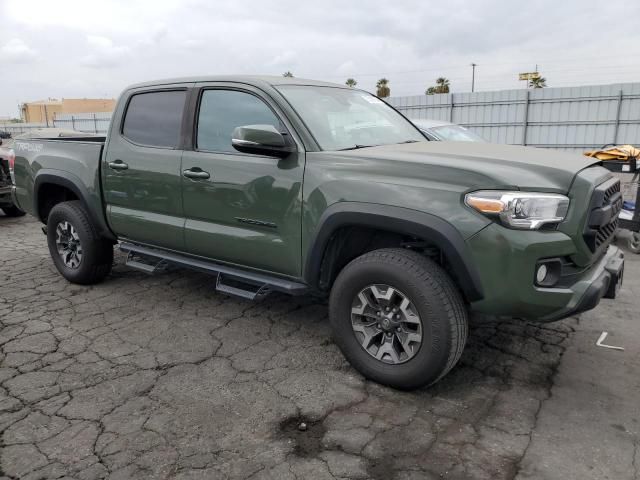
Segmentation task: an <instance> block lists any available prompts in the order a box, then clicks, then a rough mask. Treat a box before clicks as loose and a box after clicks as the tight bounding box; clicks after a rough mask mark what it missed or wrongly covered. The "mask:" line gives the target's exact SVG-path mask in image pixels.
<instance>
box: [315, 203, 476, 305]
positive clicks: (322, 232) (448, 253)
mask: <svg viewBox="0 0 640 480" xmlns="http://www.w3.org/2000/svg"><path fill="white" fill-rule="evenodd" d="M347 226H362V227H373V228H379V229H381V230H386V231H391V232H395V233H400V234H404V235H411V236H416V237H418V238H421V239H423V240H426V241H428V242H431V243H433V244H434V245H435V246H437V247H438V248H439V249H440V250H441V251H442V252H443V253H444V256H445V257H446V259H447V261H448V262H449V265H450V266H451V269H452V271H453V274H454V276H455V277H456V280H457V281H458V284H459V286H460V289H461V290H462V291H463V293H464V294H465V297H466V299H467V300H468V301H469V302H472V301H477V300H480V299H482V298H483V291H482V285H481V283H480V276H479V275H478V272H477V270H476V268H475V265H474V264H473V260H472V258H471V253H470V252H469V250H468V247H467V244H466V243H465V241H464V238H463V237H462V235H461V234H460V232H458V230H456V229H455V228H454V227H453V225H451V224H450V223H448V222H446V221H445V220H443V219H441V218H439V217H436V216H435V215H431V214H428V213H423V212H418V211H416V210H410V209H407V208H401V207H393V206H387V205H379V204H372V203H359V202H340V203H337V204H335V205H332V206H331V207H329V208H328V209H327V210H325V212H324V213H323V215H322V217H321V218H320V220H319V222H318V226H317V228H316V231H315V233H314V236H313V238H314V240H313V242H312V244H311V245H310V247H309V250H308V251H307V257H306V262H305V269H304V278H305V281H306V282H307V283H309V284H310V285H311V286H313V287H314V288H315V289H319V279H320V269H321V265H322V259H323V257H324V253H325V250H326V247H327V245H328V244H329V240H330V239H331V236H332V235H333V233H334V232H335V231H336V230H337V229H339V228H341V227H347Z"/></svg>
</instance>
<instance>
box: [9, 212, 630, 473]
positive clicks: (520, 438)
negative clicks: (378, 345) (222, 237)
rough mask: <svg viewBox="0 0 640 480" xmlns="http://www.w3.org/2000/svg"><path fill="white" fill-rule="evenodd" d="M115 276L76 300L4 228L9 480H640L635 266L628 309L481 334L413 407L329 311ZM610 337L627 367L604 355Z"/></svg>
mask: <svg viewBox="0 0 640 480" xmlns="http://www.w3.org/2000/svg"><path fill="white" fill-rule="evenodd" d="M116 262H117V265H116V266H115V267H114V270H113V273H112V275H111V276H110V277H109V278H108V279H107V281H105V282H104V283H103V284H100V285H97V286H92V287H84V286H77V285H72V284H70V283H67V282H66V281H65V280H64V279H63V278H62V277H60V276H59V275H58V273H57V272H56V271H55V268H54V267H53V264H52V262H51V260H50V258H49V254H48V251H47V248H46V241H45V238H44V236H43V235H42V232H41V231H40V224H39V223H37V222H36V221H35V220H34V219H32V218H30V217H24V218H19V219H10V218H5V217H0V323H1V325H0V329H1V330H0V345H1V348H2V351H1V353H0V365H1V367H0V386H1V387H0V431H1V432H2V437H1V441H2V443H1V444H0V448H1V449H2V452H1V456H0V458H1V471H0V478H20V479H49V478H65V479H78V480H80V479H86V480H89V479H102V478H109V479H138V478H140V479H168V478H172V479H173V478H175V479H182V480H187V479H189V480H195V479H216V478H225V479H226V478H231V479H249V478H250V479H256V480H257V479H361V478H362V479H364V478H371V479H391V478H393V479H402V480H409V479H436V478H451V479H467V478H469V479H485V478H486V479H489V478H490V479H512V478H521V479H525V478H580V479H584V478H615V479H638V478H639V473H638V472H639V471H640V453H638V442H639V438H640V437H639V433H638V432H639V429H640V424H639V421H640V413H639V411H638V408H639V405H640V380H639V378H640V375H639V374H638V371H639V370H638V368H639V367H640V360H639V358H640V327H639V326H638V323H639V322H638V321H637V319H638V316H639V315H638V309H639V308H640V299H639V296H640V295H639V294H640V289H639V288H638V284H639V280H640V262H639V261H638V259H637V258H635V257H634V256H633V255H632V254H627V265H626V274H625V277H626V278H625V282H626V284H625V286H624V287H623V289H622V292H621V295H620V297H619V300H617V301H615V302H614V301H608V300H604V301H603V303H602V304H601V305H600V307H599V308H598V309H597V310H595V311H593V312H588V313H586V314H583V315H582V316H581V317H580V318H571V319H567V320H564V321H561V322H557V323H552V324H546V325H537V324H532V323H524V322H518V321H504V322H497V321H487V320H482V321H481V320H479V319H475V320H474V321H473V323H472V325H471V331H470V337H469V341H468V345H467V348H466V350H465V352H464V354H463V356H462V359H461V362H460V364H459V365H458V366H457V367H456V368H455V369H454V370H453V371H452V372H451V373H450V374H449V375H448V376H447V377H446V378H444V379H443V380H442V381H441V382H440V383H438V384H437V385H436V386H434V387H432V388H430V389H423V390H418V391H413V392H399V391H394V390H391V389H388V388H385V387H381V386H379V385H376V384H374V383H371V382H368V381H365V380H364V379H363V378H362V377H361V376H360V375H359V374H358V373H357V372H355V371H354V370H353V369H352V368H351V367H350V366H349V365H348V363H347V362H346V361H345V360H344V358H343V357H342V355H341V354H340V352H339V351H338V349H337V348H336V346H335V345H334V344H333V343H332V341H331V337H330V333H329V325H328V322H327V307H326V305H325V304H324V303H323V302H321V301H319V300H317V299H314V298H311V297H302V298H290V297H286V296H280V295H274V296H271V297H268V298H267V299H265V300H263V301H262V302H258V303H251V302H248V301H244V300H239V299H235V298H231V297H227V296H225V295H222V294H218V293H216V292H215V291H214V282H213V280H212V278H211V277H208V276H206V275H202V274H198V273H194V272H190V271H185V270H172V271H170V272H167V273H164V274H161V275H157V276H146V275H145V274H143V273H139V272H137V271H134V270H131V269H129V268H127V267H125V266H124V265H123V257H122V256H121V255H117V257H116ZM602 330H608V331H609V332H610V333H609V337H608V339H607V342H608V343H613V344H618V345H623V346H624V347H625V351H624V352H622V351H615V350H610V349H603V348H598V347H596V346H595V341H596V340H597V337H598V336H599V334H600V333H601V331H602ZM301 424H304V425H301Z"/></svg>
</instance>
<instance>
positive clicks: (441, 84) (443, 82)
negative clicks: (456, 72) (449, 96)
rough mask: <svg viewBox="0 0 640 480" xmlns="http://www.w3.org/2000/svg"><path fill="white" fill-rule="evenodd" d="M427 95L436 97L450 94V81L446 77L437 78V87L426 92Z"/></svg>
mask: <svg viewBox="0 0 640 480" xmlns="http://www.w3.org/2000/svg"><path fill="white" fill-rule="evenodd" d="M424 93H425V94H427V95H434V94H436V93H449V79H448V78H444V77H438V78H436V85H435V86H434V87H429V88H427V90H426V91H425V92H424Z"/></svg>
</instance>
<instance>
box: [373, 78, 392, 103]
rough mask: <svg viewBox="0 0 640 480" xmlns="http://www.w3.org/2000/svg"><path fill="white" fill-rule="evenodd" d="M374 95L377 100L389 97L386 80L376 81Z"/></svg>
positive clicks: (389, 90) (389, 91) (389, 92)
mask: <svg viewBox="0 0 640 480" xmlns="http://www.w3.org/2000/svg"><path fill="white" fill-rule="evenodd" d="M376 95H377V96H378V97H379V98H387V97H388V96H389V95H391V89H390V88H389V80H387V79H386V78H381V79H380V80H378V83H376Z"/></svg>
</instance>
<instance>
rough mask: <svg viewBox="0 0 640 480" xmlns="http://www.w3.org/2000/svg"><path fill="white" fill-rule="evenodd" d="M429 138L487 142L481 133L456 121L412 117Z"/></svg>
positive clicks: (449, 140) (447, 140) (448, 140)
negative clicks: (457, 123)
mask: <svg viewBox="0 0 640 480" xmlns="http://www.w3.org/2000/svg"><path fill="white" fill-rule="evenodd" d="M410 120H411V121H412V122H413V124H414V125H415V126H416V127H418V128H419V129H420V131H421V132H422V133H424V134H425V135H426V137H427V138H428V139H429V140H435V141H446V142H486V140H485V139H484V138H482V137H481V136H480V135H478V134H476V133H473V132H472V131H471V130H469V129H466V128H464V127H463V126H461V125H456V124H455V123H449V122H443V121H442V120H424V119H421V120H418V119H413V118H411V119H410Z"/></svg>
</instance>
